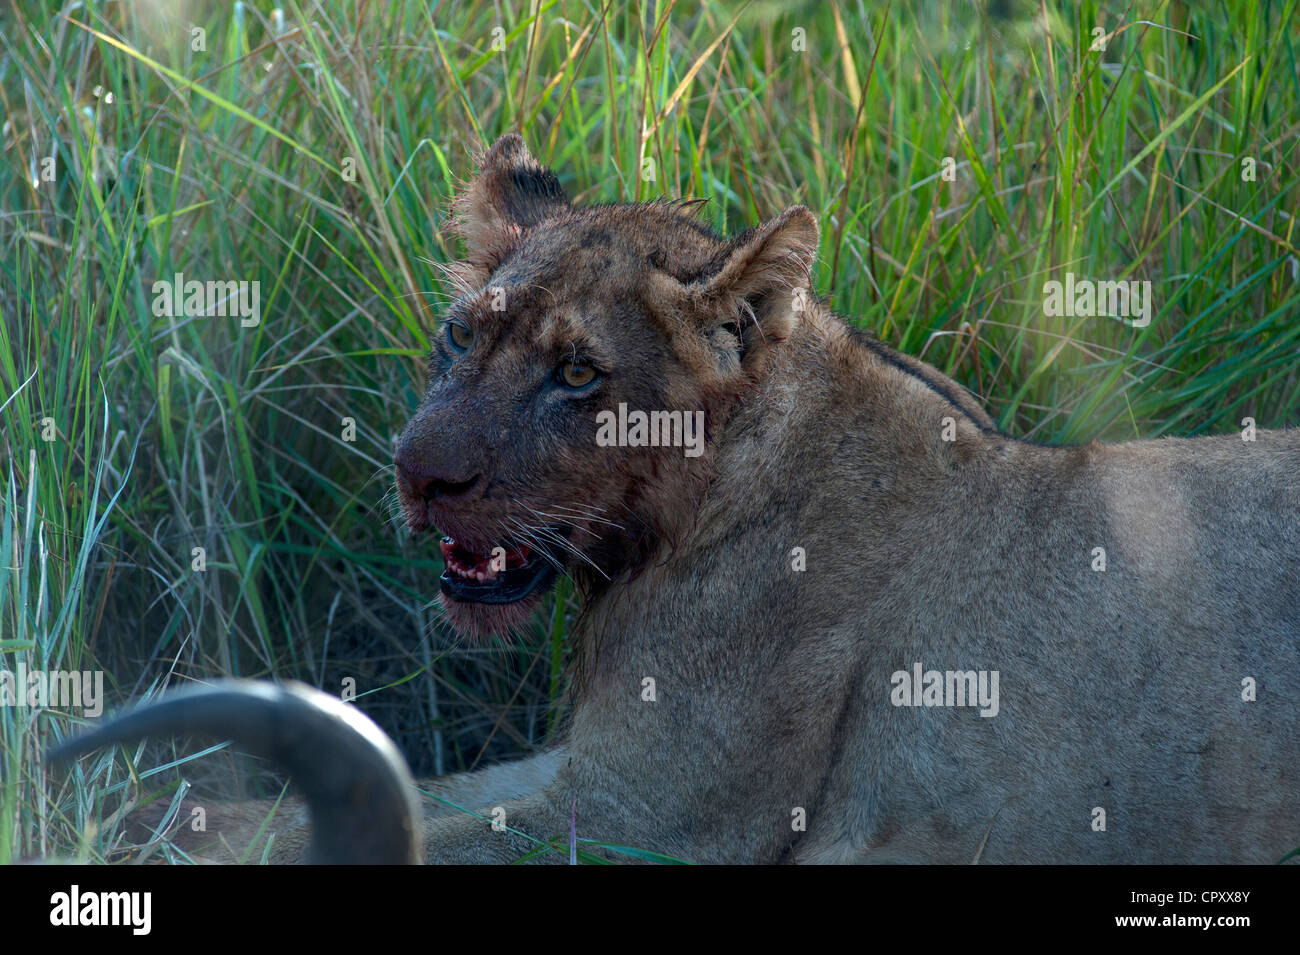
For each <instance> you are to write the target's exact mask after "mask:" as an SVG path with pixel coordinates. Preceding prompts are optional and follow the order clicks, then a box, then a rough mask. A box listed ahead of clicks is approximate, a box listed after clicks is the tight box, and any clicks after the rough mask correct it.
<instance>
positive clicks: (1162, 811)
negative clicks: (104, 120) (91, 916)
mask: <svg viewBox="0 0 1300 955" xmlns="http://www.w3.org/2000/svg"><path fill="white" fill-rule="evenodd" d="M456 224H457V225H456V227H457V229H458V231H459V233H460V236H461V237H462V238H463V241H464V244H465V254H464V256H463V258H461V259H460V260H459V261H457V262H456V263H455V264H454V265H452V266H450V267H449V269H448V276H449V280H450V282H451V283H452V284H453V286H454V288H455V289H456V293H457V298H456V300H455V302H454V303H453V304H451V305H450V307H449V308H448V309H447V310H446V313H445V316H444V317H443V321H442V323H441V328H440V332H439V335H438V337H437V341H436V343H435V345H434V347H433V351H432V354H431V356H430V359H429V375H428V389H427V392H426V394H425V396H424V398H423V400H422V401H421V403H420V405H419V407H418V409H417V410H416V411H415V413H414V415H413V416H412V418H411V419H410V422H409V423H408V424H407V426H406V428H405V430H404V431H403V433H402V436H401V438H400V441H399V443H398V446H397V449H396V453H395V458H394V461H395V465H396V487H397V492H398V495H399V498H400V502H401V507H402V512H403V515H404V517H405V520H406V523H407V524H408V526H409V528H410V530H411V531H412V532H413V533H416V534H426V533H429V532H432V530H433V529H434V528H437V529H438V531H439V532H440V533H441V535H442V537H441V544H440V547H441V551H442V554H443V557H444V563H445V567H446V569H445V571H444V573H443V574H442V576H441V578H440V580H439V584H438V587H439V591H440V593H439V596H438V599H439V601H440V602H441V605H442V607H443V609H444V610H445V611H446V615H447V618H448V619H449V621H450V622H451V624H452V625H453V626H454V627H455V628H456V629H457V630H458V631H459V632H461V633H462V634H464V635H466V636H467V637H469V638H472V639H477V640H486V639H489V638H491V637H492V636H493V635H498V634H503V633H507V632H509V631H511V630H512V629H516V628H520V627H522V626H524V625H525V624H526V622H527V621H528V620H529V618H530V617H531V615H532V614H533V612H534V611H535V610H536V609H537V607H538V604H539V602H540V601H541V600H542V599H543V597H544V596H545V595H546V593H547V592H548V591H549V590H550V588H551V587H552V586H553V585H554V582H555V581H556V579H557V577H558V576H559V575H561V574H565V575H568V576H569V577H571V578H572V580H573V581H574V584H575V587H576V591H577V593H578V594H579V596H580V600H581V607H582V609H581V615H580V617H579V620H578V623H577V625H576V629H575V631H574V635H573V636H574V641H575V648H576V653H575V663H574V673H573V680H572V687H571V690H570V693H571V699H570V704H571V718H570V719H569V721H568V726H567V730H566V732H565V734H564V737H563V739H562V740H561V742H560V743H559V744H558V745H557V746H555V747H554V748H552V749H551V750H548V751H546V752H544V753H542V754H540V755H538V756H535V757H533V758H531V759H527V760H523V761H520V762H518V763H509V764H503V765H501V766H496V767H492V768H489V769H487V770H484V771H481V772H477V773H472V774H466V775H463V776H458V777H450V778H447V779H442V780H434V781H431V782H427V783H425V784H423V785H424V786H426V787H428V788H429V790H430V791H431V792H433V793H434V794H435V795H437V796H439V797H441V798H442V799H444V800H446V801H447V802H448V803H451V804H453V805H454V806H455V807H458V808H456V809H451V808H448V806H447V805H446V804H444V803H443V802H440V801H426V802H427V803H428V806H429V808H428V809H427V810H426V812H425V816H426V818H424V819H423V820H419V821H417V823H415V824H414V825H415V829H416V830H417V831H416V832H415V835H414V836H413V838H414V839H415V841H417V842H418V843H419V845H418V846H417V849H418V850H419V853H418V854H422V855H423V857H424V858H425V859H427V860H428V861H432V862H451V863H481V862H507V861H512V860H516V859H519V858H520V857H521V856H524V855H526V854H531V857H534V858H540V859H542V860H543V861H548V860H549V861H567V859H568V858H569V852H568V843H569V841H570V832H571V829H572V833H573V834H574V835H575V836H577V837H579V838H581V839H583V840H592V842H590V843H588V842H584V843H583V845H584V846H588V845H590V846H596V845H614V846H632V847H639V848H641V849H645V850H651V851H653V852H655V853H662V854H664V855H666V856H670V857H674V858H680V859H685V860H689V861H694V862H702V863H730V862H747V863H778V862H800V863H827V862H835V863H845V862H863V863H866V862H924V863H965V862H972V861H980V862H986V863H1157V862H1158V863H1222V862H1238V863H1269V862H1275V861H1277V860H1278V859H1279V858H1281V857H1282V856H1283V855H1284V854H1285V853H1286V852H1287V851H1288V850H1290V849H1294V848H1295V847H1296V846H1297V845H1300V732H1297V729H1298V728H1300V546H1297V545H1298V544H1300V431H1298V430H1294V429H1293V430H1281V431H1270V430H1258V431H1253V432H1251V433H1249V434H1245V435H1227V436H1221V437H1206V438H1197V439H1190V440H1189V439H1179V438H1164V439H1160V440H1153V441H1131V442H1126V443H1120V444H1101V443H1096V442H1093V443H1089V444H1085V445H1081V446H1069V447H1055V446H1048V445H1040V444H1034V443H1030V442H1027V441H1023V440H1018V439H1016V438H1014V437H1011V436H1009V435H1007V434H1004V433H1002V432H1001V431H999V430H998V428H997V426H996V425H995V423H994V421H993V420H992V418H991V417H990V416H989V415H988V414H987V413H986V411H985V410H984V409H983V407H982V406H981V404H980V402H979V400H978V399H976V398H975V397H974V396H973V395H972V394H971V393H969V392H968V391H966V390H965V389H964V388H963V387H962V386H961V385H959V384H958V383H957V382H955V381H953V380H951V379H950V378H948V377H947V376H945V375H943V374H941V373H940V372H939V371H937V370H935V369H934V368H932V367H930V366H928V365H926V364H924V363H922V362H920V361H917V360H915V359H913V358H910V357H907V356H905V355H903V354H901V353H899V352H897V351H895V350H893V349H891V348H889V347H887V346H886V345H884V344H882V343H880V342H879V341H875V340H873V339H871V338H869V337H867V336H866V335H865V334H863V333H860V332H858V331H856V330H854V329H853V328H851V327H849V326H848V325H847V324H846V323H845V322H843V321H842V320H841V319H839V318H838V317H836V316H835V315H834V314H833V313H832V312H831V310H830V309H829V308H828V307H827V305H826V304H825V303H824V302H823V301H821V300H819V299H818V298H817V296H816V295H815V294H814V293H813V290H812V287H811V274H812V273H811V270H812V266H813V263H814V261H815V257H816V253H817V247H818V223H817V221H816V219H815V217H814V216H813V214H812V213H811V212H810V211H809V210H808V209H806V208H804V207H802V206H794V207H793V208H790V209H788V210H786V211H785V212H783V213H781V214H780V215H778V216H776V217H775V218H773V219H771V220H769V221H767V222H765V223H763V224H762V225H759V226H758V227H756V228H753V229H750V230H748V231H746V232H743V233H742V234H739V235H736V236H734V237H732V238H729V239H728V238H723V237H722V236H720V235H718V234H717V233H715V232H714V231H712V230H711V229H709V228H707V227H706V226H705V225H703V224H701V223H700V222H699V221H698V220H697V219H696V217H695V214H694V210H693V209H692V208H691V206H690V204H688V203H680V202H664V201H654V202H647V203H637V204H615V205H589V206H576V205H574V204H572V203H571V201H570V199H569V198H568V196H567V195H566V193H565V190H564V189H563V188H562V186H561V184H560V182H559V180H558V179H557V177H556V176H555V175H554V174H553V173H552V172H551V171H549V170H547V169H546V168H544V167H543V166H542V165H541V164H540V163H538V162H537V161H536V160H535V159H534V158H533V157H532V156H531V155H530V154H529V152H528V149H527V148H526V146H525V144H524V142H523V140H522V139H521V138H520V137H519V136H517V135H508V136H505V137H503V138H501V139H500V140H498V141H497V142H496V143H495V144H494V145H493V146H492V147H491V148H490V149H489V150H488V151H487V152H486V154H485V155H484V156H483V157H482V159H481V162H480V168H479V172H478V174H477V176H476V177H475V178H474V179H473V180H472V181H471V182H470V183H468V184H467V185H466V187H465V189H464V191H463V193H462V194H461V195H460V196H459V197H458V198H457V200H456ZM601 434H603V435H604V440H601V441H598V440H597V437H598V435H601ZM209 729H210V730H212V731H214V732H215V731H216V730H213V729H212V728H211V727H209ZM226 732H230V731H229V730H226ZM254 735H256V734H254ZM304 745H305V744H304ZM314 745H316V746H317V747H318V749H319V743H317V744H314ZM317 758H319V757H317ZM461 810H472V811H461ZM265 814H266V808H265V806H263V805H258V804H251V805H249V806H246V807H242V808H240V809H238V810H234V811H232V812H231V814H229V815H228V816H227V817H226V818H227V820H228V823H227V824H225V828H224V829H223V830H222V833H221V834H222V838H223V840H225V841H226V843H227V844H230V845H246V844H247V841H248V838H249V835H250V834H251V833H252V832H254V831H255V829H254V828H253V827H254V826H256V825H257V824H259V823H260V822H261V821H262V818H263V817H264V816H265ZM213 818H214V816H212V815H210V816H209V819H210V823H209V825H210V827H211V826H212V825H213V823H212V822H211V820H212V819H213ZM271 828H272V829H273V830H274V831H276V833H277V838H276V840H275V844H274V849H273V852H272V858H273V859H274V860H275V861H294V860H297V859H301V858H303V857H304V855H305V853H306V851H307V849H306V847H307V845H308V837H307V831H308V818H307V815H306V812H305V810H303V809H302V807H301V805H298V806H296V807H295V808H293V809H291V810H289V811H288V812H281V814H280V815H279V816H278V817H277V819H276V820H275V821H274V823H273V825H272V827H271ZM539 845H540V846H541V847H542V848H544V849H557V850H559V851H544V852H541V853H540V854H539V853H538V852H537V851H536V850H537V849H538V847H539ZM593 851H599V850H595V849H593Z"/></svg>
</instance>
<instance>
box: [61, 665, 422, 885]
mask: <svg viewBox="0 0 1300 955" xmlns="http://www.w3.org/2000/svg"><path fill="white" fill-rule="evenodd" d="M177 735H196V736H206V737H215V738H217V739H230V740H233V741H234V742H235V743H236V745H238V746H239V747H240V748H241V749H243V750H245V751H247V752H249V753H252V754H253V755H255V756H261V757H263V758H265V759H269V760H271V761H272V762H273V763H275V764H276V765H278V766H280V767H283V768H284V769H286V770H288V772H289V773H290V775H291V776H292V777H293V783H294V785H295V786H296V787H297V788H298V790H299V791H300V792H302V794H303V795H304V797H305V798H306V800H307V806H308V809H309V810H310V813H311V849H310V852H309V854H308V857H307V860H308V861H309V862H311V863H315V864H333V865H396V864H419V862H420V839H419V830H418V828H417V820H419V819H420V818H421V813H420V810H419V807H418V805H417V804H416V801H415V783H414V782H413V781H412V779H411V774H410V771H409V770H408V769H407V768H406V762H405V760H403V759H402V755H401V753H399V752H398V751H397V747H396V746H394V745H393V741H392V740H390V739H389V738H388V737H387V736H385V735H384V732H383V730H381V729H380V728H379V727H378V726H376V725H375V724H374V722H373V721H372V720H371V719H370V718H369V717H368V716H366V715H365V714H364V713H362V712H361V711H360V710H358V709H357V708H356V707H354V706H351V705H349V704H347V703H344V702H342V701H341V700H339V699H337V698H336V697H333V696H330V695H329V694H328V693H322V692H321V691H320V690H314V689H312V688H311V687H309V686H306V685H305V684H302V683H287V684H284V685H277V684H274V683H267V682H262V681H256V680H223V681H221V682H218V683H215V684H213V685H211V686H200V687H196V688H194V689H186V690H180V691H177V692H174V693H168V694H167V695H165V696H164V697H163V698H162V699H161V700H159V701H158V702H156V703H148V704H145V705H142V706H139V707H137V708H135V709H133V710H130V711H128V712H126V713H123V714H122V715H120V716H118V717H117V718H116V719H114V720H112V721H111V722H109V723H107V724H106V725H104V726H101V727H99V728H98V729H95V730H93V731H91V732H89V733H86V734H84V735H82V736H78V737H74V738H72V739H70V740H67V741H66V742H64V743H63V744H62V745H60V746H58V747H56V748H55V749H54V750H52V751H51V752H50V758H51V759H53V760H55V761H67V760H71V759H75V758H76V757H78V756H83V755H85V754H87V753H90V752H92V751H94V750H96V749H99V748H100V747H101V746H106V745H108V744H110V743H130V742H134V741H136V740H139V739H141V738H143V737H146V736H177Z"/></svg>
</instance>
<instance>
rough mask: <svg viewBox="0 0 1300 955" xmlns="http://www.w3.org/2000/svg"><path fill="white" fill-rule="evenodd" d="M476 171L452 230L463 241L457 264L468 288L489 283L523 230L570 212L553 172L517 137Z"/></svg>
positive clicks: (504, 141) (495, 148)
mask: <svg viewBox="0 0 1300 955" xmlns="http://www.w3.org/2000/svg"><path fill="white" fill-rule="evenodd" d="M478 166H479V173H478V175H477V176H476V177H475V178H474V179H473V180H472V181H471V182H470V183H469V184H468V185H467V186H466V187H465V189H464V191H463V192H462V193H461V194H460V195H459V196H458V197H457V198H456V199H455V201H454V203H453V213H454V218H453V220H452V227H453V229H454V230H455V231H456V232H457V233H458V234H459V235H460V236H461V238H462V239H464V240H465V259H464V260H463V261H462V262H460V263H457V265H458V268H459V270H460V271H461V272H462V278H463V280H464V281H465V282H466V283H467V284H470V285H476V284H481V283H482V282H484V281H486V280H487V278H488V276H490V275H491V274H492V272H493V271H494V270H495V269H496V267H497V266H498V265H500V264H501V260H502V259H503V258H505V256H506V254H507V253H508V252H509V251H510V250H511V249H512V248H513V247H514V245H515V243H516V242H518V241H519V238H520V236H522V235H523V233H524V230H525V229H529V228H532V227H533V226H535V225H537V224H538V223H539V222H541V221H542V220H544V219H548V218H550V217H551V216H554V215H556V214H558V213H560V212H563V211H564V210H565V209H567V208H568V207H569V197H568V196H567V195H566V194H565V192H564V187H562V186H561V185H560V180H559V179H557V178H556V177H555V173H553V172H551V171H550V170H549V169H547V168H546V167H545V166H543V165H542V164H541V163H539V162H538V161H537V160H536V159H534V158H533V157H532V155H531V154H530V153H529V152H528V147H527V146H525V145H524V140H523V137H521V136H519V135H517V134H515V133H507V134H506V135H505V136H502V137H501V138H500V139H498V140H497V141H496V142H495V143H493V145H492V148H491V149H489V150H488V151H487V152H486V153H484V154H483V158H482V159H480V160H479V164H478ZM476 280H477V281H476Z"/></svg>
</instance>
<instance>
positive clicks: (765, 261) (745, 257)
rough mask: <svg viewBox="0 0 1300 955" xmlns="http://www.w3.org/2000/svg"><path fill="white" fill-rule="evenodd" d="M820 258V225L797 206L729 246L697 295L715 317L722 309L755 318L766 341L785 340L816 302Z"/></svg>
mask: <svg viewBox="0 0 1300 955" xmlns="http://www.w3.org/2000/svg"><path fill="white" fill-rule="evenodd" d="M816 257H817V219H816V218H815V217H814V216H813V214H812V213H811V212H809V211H808V209H806V208H805V207H803V206H793V207H791V208H789V209H787V210H786V211H785V212H783V213H781V214H780V215H779V216H777V217H776V218H775V219H770V220H768V221H767V222H765V223H763V224H762V225H761V226H759V227H758V228H756V229H751V230H749V231H748V232H745V233H742V234H741V235H738V236H737V237H736V238H734V239H732V240H731V241H730V242H729V243H727V247H726V248H725V249H724V250H723V251H722V252H721V253H720V254H719V255H718V257H717V258H715V259H714V261H713V263H711V265H710V267H709V268H707V269H705V272H704V275H703V276H702V277H701V278H700V279H699V281H698V286H697V294H698V295H699V296H700V297H701V299H702V300H703V302H705V303H707V304H708V305H709V306H711V308H709V309H708V310H709V311H714V313H715V314H717V311H716V310H717V309H718V308H719V307H720V308H721V310H722V311H724V312H725V311H729V310H730V308H731V307H735V308H737V309H741V310H743V311H745V312H746V313H749V312H752V313H753V317H754V319H755V320H756V321H757V323H758V330H759V331H760V332H761V334H762V337H763V338H764V339H765V340H770V339H776V340H781V339H784V338H786V337H787V336H788V335H789V334H790V332H791V331H792V330H793V329H794V326H795V324H796V323H797V322H798V320H799V312H800V311H801V310H802V309H804V308H806V307H808V303H809V302H810V301H812V291H811V287H810V286H811V283H812V265H813V261H814V260H815V259H816ZM743 317H745V318H748V314H746V315H745V316H743ZM748 338H749V335H748V334H746V339H748Z"/></svg>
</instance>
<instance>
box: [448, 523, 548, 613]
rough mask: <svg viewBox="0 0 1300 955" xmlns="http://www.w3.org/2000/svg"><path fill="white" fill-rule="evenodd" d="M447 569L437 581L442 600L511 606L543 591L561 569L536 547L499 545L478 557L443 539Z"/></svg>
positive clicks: (545, 551)
mask: <svg viewBox="0 0 1300 955" xmlns="http://www.w3.org/2000/svg"><path fill="white" fill-rule="evenodd" d="M440 546H441V548H442V560H443V564H444V565H445V567H446V569H445V570H444V571H443V572H442V576H441V577H440V578H438V585H439V587H440V588H441V590H442V592H443V594H444V595H445V596H448V597H451V598H453V599H455V600H462V601H466V602H468V603H484V604H511V603H515V602H516V601H519V600H523V599H524V598H525V597H527V596H528V595H529V594H532V593H536V592H537V591H539V590H543V591H544V590H545V589H546V588H548V587H550V585H551V584H552V583H553V582H554V581H555V575H556V570H557V568H558V567H560V566H562V565H561V563H560V561H559V559H558V558H557V556H556V555H555V554H553V553H551V552H550V551H548V550H546V549H544V548H542V547H541V546H539V545H537V544H533V545H528V544H520V545H518V546H509V545H507V544H504V543H502V544H500V545H498V546H496V547H493V548H492V549H491V550H490V551H489V552H488V553H486V554H480V553H476V552H474V551H471V550H468V549H466V548H464V547H462V546H460V545H459V544H457V543H456V541H455V539H454V538H451V537H444V538H443V539H442V541H441V544H440Z"/></svg>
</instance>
